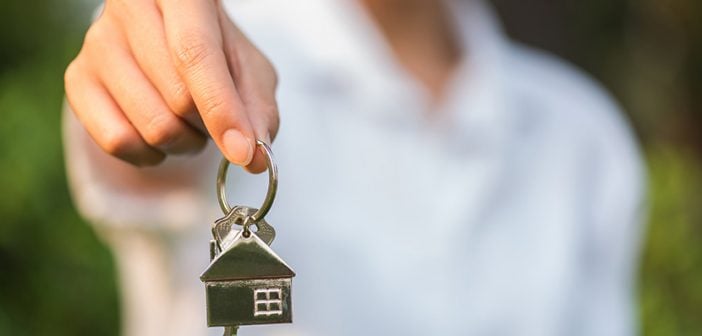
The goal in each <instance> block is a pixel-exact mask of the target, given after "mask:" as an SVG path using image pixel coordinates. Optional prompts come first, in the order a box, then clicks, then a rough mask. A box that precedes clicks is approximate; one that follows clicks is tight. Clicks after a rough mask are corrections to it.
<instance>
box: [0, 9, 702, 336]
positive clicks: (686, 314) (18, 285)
mask: <svg viewBox="0 0 702 336" xmlns="http://www.w3.org/2000/svg"><path fill="white" fill-rule="evenodd" d="M97 3H98V1H96V0H23V1H12V0H10V1H8V0H4V1H0V116H1V117H2V119H1V120H0V335H54V336H61V335H105V336H110V335H118V334H119V318H120V317H119V299H118V295H117V288H116V284H115V274H114V265H113V261H112V259H111V256H110V254H109V253H108V251H107V250H106V249H105V247H104V246H103V245H102V244H101V243H100V241H98V240H97V238H96V236H95V234H94V233H93V232H92V231H91V229H90V228H89V227H88V226H87V225H86V223H84V222H83V221H82V220H81V219H80V218H79V217H78V215H77V214H76V212H75V210H74V209H73V207H72V205H71V202H70V199H69V194H68V190H67V186H66V181H65V172H64V163H63V154H62V148H61V133H60V127H59V126H60V110H61V105H62V100H63V70H64V68H65V67H66V65H67V64H68V62H69V61H70V60H71V59H72V57H74V56H75V54H76V53H77V52H78V50H79V48H80V45H81V40H82V35H83V33H84V31H85V29H86V28H87V25H88V22H89V18H90V15H91V10H92V9H93V8H95V6H97ZM493 4H494V5H495V7H496V8H497V11H498V13H499V14H500V16H501V17H502V19H503V21H504V25H505V28H506V30H507V32H508V33H509V35H510V36H512V37H513V38H514V39H516V40H519V41H522V42H523V43H527V44H530V45H534V46H537V47H539V48H543V49H546V50H549V51H551V52H553V53H555V54H558V55H560V56H561V57H563V58H565V59H567V60H569V61H570V62H572V63H575V64H577V65H578V66H579V67H581V68H583V69H585V70H586V71H587V72H589V73H590V74H591V75H592V76H594V77H595V78H597V79H598V80H599V81H601V82H602V83H603V84H604V85H605V86H606V87H607V88H608V89H609V90H610V91H611V92H612V93H613V94H614V96H615V97H616V98H617V99H618V100H619V102H620V103H621V104H622V105H623V106H624V108H625V110H626V111H627V113H628V116H629V119H630V120H631V122H632V124H633V126H634V128H635V130H636V133H637V136H638V137H639V141H640V143H641V144H642V148H643V151H644V154H645V156H646V161H647V165H648V172H649V177H648V178H649V203H650V213H649V223H648V235H647V236H646V239H645V242H644V245H645V246H644V251H643V254H642V263H641V267H640V271H639V286H638V294H639V317H640V319H641V325H642V331H643V334H644V335H666V336H667V335H702V200H701V198H702V1H699V0H590V1H580V0H531V1H521V0H494V1H493Z"/></svg>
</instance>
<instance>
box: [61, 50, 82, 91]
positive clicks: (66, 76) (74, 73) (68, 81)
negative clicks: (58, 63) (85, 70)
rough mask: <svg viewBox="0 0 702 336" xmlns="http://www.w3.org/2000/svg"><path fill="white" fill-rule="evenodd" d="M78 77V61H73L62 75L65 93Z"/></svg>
mask: <svg viewBox="0 0 702 336" xmlns="http://www.w3.org/2000/svg"><path fill="white" fill-rule="evenodd" d="M79 77H80V70H79V66H78V59H77V58H76V59H74V60H73V61H71V63H69V64H68V66H67V67H66V71H65V72H64V73H63V83H64V86H65V87H66V91H69V90H70V89H71V87H72V84H73V83H75V82H76V80H77V79H78V78H79Z"/></svg>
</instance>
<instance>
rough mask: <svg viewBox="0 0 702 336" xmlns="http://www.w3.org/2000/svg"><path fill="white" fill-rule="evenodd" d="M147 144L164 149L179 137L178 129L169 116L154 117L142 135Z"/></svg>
mask: <svg viewBox="0 0 702 336" xmlns="http://www.w3.org/2000/svg"><path fill="white" fill-rule="evenodd" d="M142 135H143V137H144V140H145V141H146V143H148V144H149V145H151V146H154V147H163V146H167V145H169V144H170V143H172V142H173V141H174V140H175V139H176V137H177V136H178V127H177V126H176V125H175V123H174V121H173V120H172V119H171V118H168V117H167V116H158V117H154V118H153V119H151V120H150V121H149V124H148V125H147V126H146V129H145V130H144V134H142Z"/></svg>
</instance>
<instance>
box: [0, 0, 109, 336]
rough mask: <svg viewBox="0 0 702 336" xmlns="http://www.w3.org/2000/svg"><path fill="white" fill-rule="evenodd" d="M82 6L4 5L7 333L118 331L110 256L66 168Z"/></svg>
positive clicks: (0, 209) (0, 254) (0, 284)
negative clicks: (64, 121)
mask: <svg viewBox="0 0 702 336" xmlns="http://www.w3.org/2000/svg"><path fill="white" fill-rule="evenodd" d="M78 4H79V3H78V2H77V1H66V0H64V1H46V0H30V1H27V0H24V1H2V2H0V46H1V47H0V116H2V122H0V188H1V189H0V191H1V192H0V221H1V222H0V275H2V276H0V335H17V336H21V335H57V336H58V335H117V334H118V332H119V321H118V308H119V303H118V297H117V290H116V287H115V272H114V266H113V262H112V259H111V257H110V255H109V253H108V252H107V250H106V249H105V248H104V247H103V245H102V244H101V243H100V242H99V241H98V240H97V239H96V237H95V234H94V233H93V232H92V230H91V229H90V228H89V227H88V226H86V225H85V223H84V222H83V221H82V220H81V219H80V218H79V217H78V215H77V214H76V212H75V210H74V209H73V207H72V205H71V200H70V198H69V194H68V190H67V187H66V178H65V171H64V165H63V154H62V148H61V133H60V126H59V125H60V113H59V112H60V108H61V104H62V100H63V85H62V83H63V80H62V78H63V69H64V68H65V67H66V65H67V64H68V61H69V60H70V59H71V58H72V57H73V56H74V55H75V53H76V50H78V48H79V46H80V43H81V34H82V32H83V31H84V29H85V26H86V23H87V22H88V17H89V14H90V13H89V12H87V11H86V10H85V9H82V8H81V7H78ZM82 6H84V5H82Z"/></svg>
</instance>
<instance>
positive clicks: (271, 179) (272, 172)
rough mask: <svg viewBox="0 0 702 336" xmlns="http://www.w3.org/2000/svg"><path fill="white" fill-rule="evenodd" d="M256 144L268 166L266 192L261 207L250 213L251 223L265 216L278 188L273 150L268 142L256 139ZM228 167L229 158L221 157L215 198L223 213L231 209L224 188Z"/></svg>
mask: <svg viewBox="0 0 702 336" xmlns="http://www.w3.org/2000/svg"><path fill="white" fill-rule="evenodd" d="M256 144H257V145H258V146H260V147H261V149H262V150H263V154H264V156H265V157H266V166H268V192H267V193H266V199H265V200H263V204H261V207H260V208H259V209H258V211H256V213H254V214H253V215H251V221H252V222H253V223H257V222H258V221H259V220H261V219H263V217H265V216H266V214H267V213H268V211H269V210H270V209H271V206H272V205H273V200H275V193H276V191H277V190H278V167H277V166H276V164H275V161H274V159H273V152H272V151H271V148H270V147H269V146H268V144H266V143H265V142H263V141H261V140H256ZM228 168H229V160H227V158H222V161H221V162H220V164H219V171H218V172H217V200H218V201H219V207H220V208H221V209H222V212H224V214H225V215H226V214H228V213H229V212H231V211H232V208H231V207H230V206H229V203H228V202H227V192H226V190H224V189H225V184H226V181H227V169H228Z"/></svg>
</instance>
